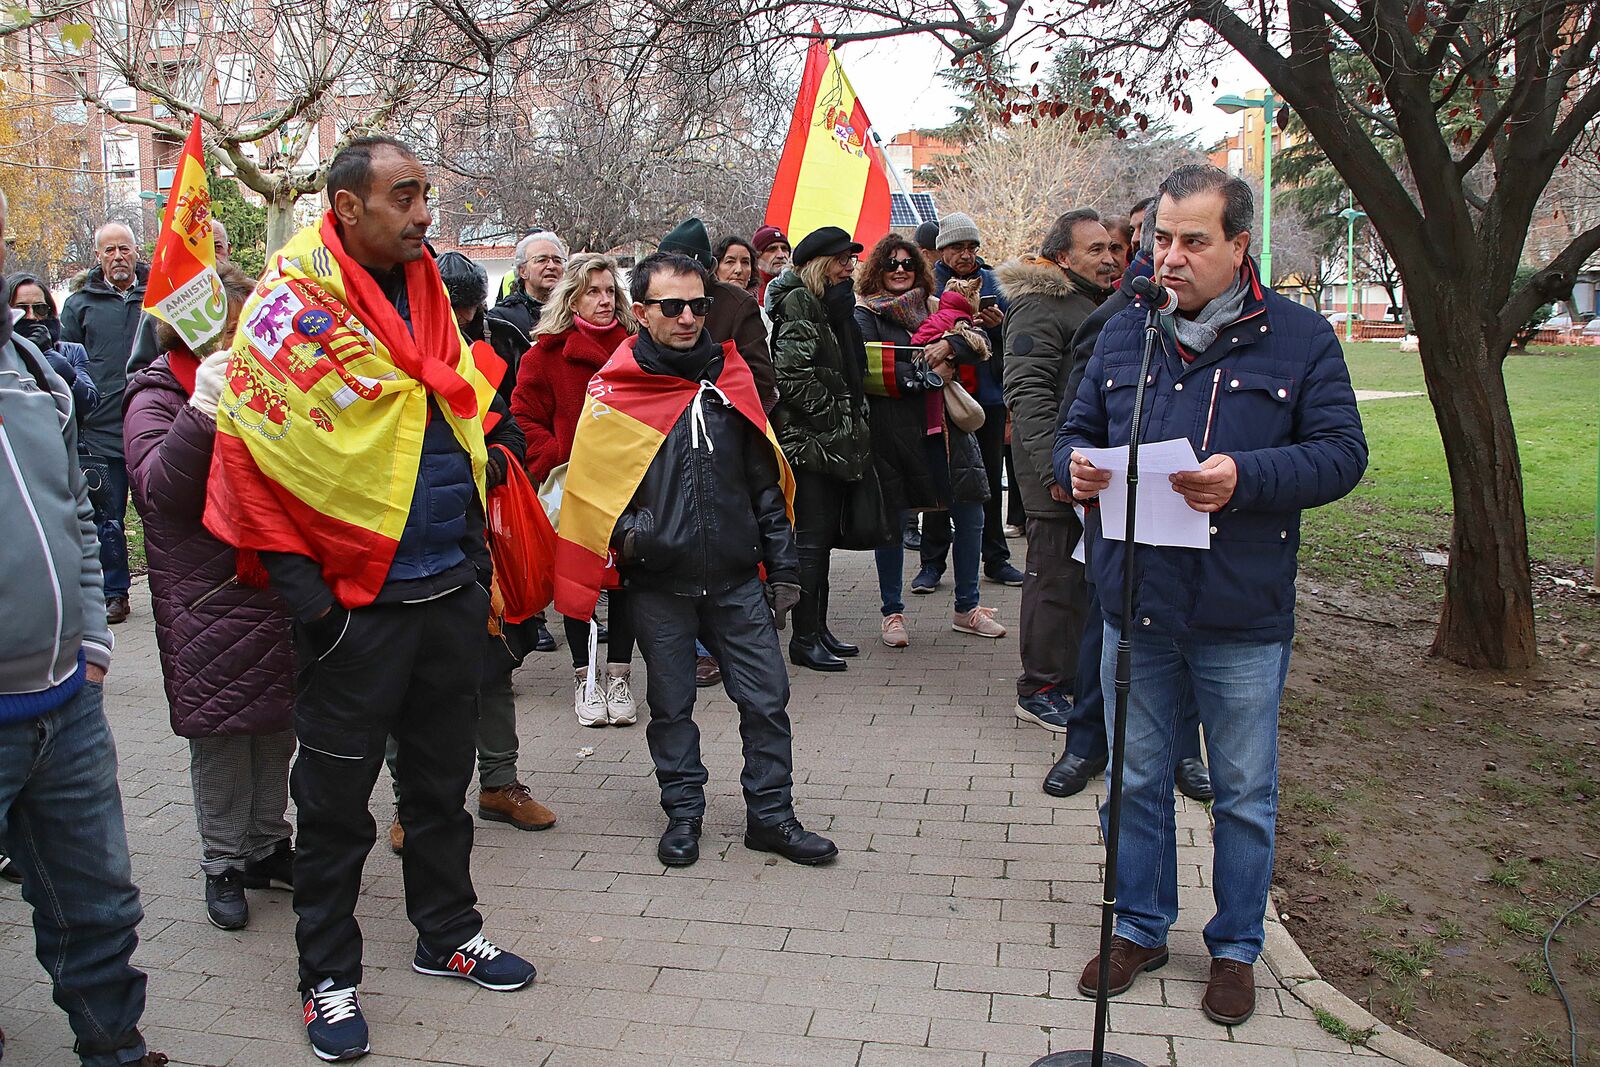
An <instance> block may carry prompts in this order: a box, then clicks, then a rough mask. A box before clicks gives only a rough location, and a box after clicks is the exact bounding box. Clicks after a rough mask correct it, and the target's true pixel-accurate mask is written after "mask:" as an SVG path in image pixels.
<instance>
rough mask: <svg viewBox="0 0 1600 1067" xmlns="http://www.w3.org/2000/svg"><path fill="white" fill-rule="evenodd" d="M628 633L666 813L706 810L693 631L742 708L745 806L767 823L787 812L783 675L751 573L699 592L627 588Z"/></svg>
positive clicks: (790, 761)
mask: <svg viewBox="0 0 1600 1067" xmlns="http://www.w3.org/2000/svg"><path fill="white" fill-rule="evenodd" d="M630 592H631V594H632V603H633V621H634V629H635V630H636V631H637V632H638V634H639V652H640V654H641V655H643V656H644V663H645V668H646V671H647V673H648V684H647V686H646V688H645V701H646V703H648V704H649V705H650V725H648V726H646V727H645V732H644V733H645V740H646V741H647V742H648V743H649V745H650V758H651V759H652V760H654V761H655V765H656V781H657V782H658V783H659V784H660V786H661V809H662V810H663V811H665V812H666V813H667V816H668V817H669V818H680V819H698V818H700V817H701V816H703V815H704V814H705V811H706V790H705V785H706V777H707V775H706V765H705V764H704V763H703V762H701V759H700V728H699V727H698V726H696V725H695V721H694V701H695V683H694V661H695V655H694V642H695V637H696V636H697V635H698V636H699V638H700V640H702V641H704V642H705V644H706V646H707V647H709V648H710V649H711V654H712V655H713V656H715V657H716V658H717V663H718V665H719V666H721V668H722V687H723V688H724V689H725V690H727V693H728V698H729V699H730V700H732V701H733V702H734V704H735V705H736V706H737V707H738V709H739V736H740V737H741V738H742V739H743V742H744V773H743V774H741V775H740V776H739V784H740V785H741V786H742V787H743V788H744V802H745V807H746V808H747V809H748V811H749V813H750V818H751V819H753V820H754V821H755V822H758V823H760V824H762V825H764V826H773V825H776V824H777V823H780V822H783V821H784V820H785V819H791V818H793V817H794V800H793V797H792V796H791V788H792V786H793V784H794V756H793V753H792V751H791V747H790V735H789V710H788V709H789V672H788V670H787V669H785V667H784V665H783V653H782V652H781V651H780V650H779V648H778V631H777V630H776V629H775V628H774V627H773V625H772V611H771V610H770V609H769V608H768V607H767V599H766V596H765V595H764V594H763V593H762V591H761V582H760V581H759V580H757V579H756V578H755V577H754V576H752V577H751V578H750V579H749V580H748V581H746V582H744V583H743V584H741V585H738V586H735V587H734V588H732V589H729V590H726V591H724V592H720V593H711V594H708V595H706V596H698V597H694V596H677V595H674V594H672V593H666V592H659V591H656V590H651V589H644V588H640V587H638V586H634V587H633V588H632V589H631V590H630Z"/></svg>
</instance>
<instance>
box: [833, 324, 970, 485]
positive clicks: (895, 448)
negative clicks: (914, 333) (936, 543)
mask: <svg viewBox="0 0 1600 1067" xmlns="http://www.w3.org/2000/svg"><path fill="white" fill-rule="evenodd" d="M856 325H857V326H859V327H860V329H861V336H862V337H863V338H864V339H865V340H867V341H869V342H872V341H881V342H883V343H885V344H892V345H895V346H897V347H898V346H905V347H906V348H908V349H909V348H910V346H911V334H910V332H909V331H908V330H907V329H906V328H905V327H904V326H901V325H900V324H899V323H898V322H895V321H894V320H893V319H890V318H887V317H886V316H883V315H878V314H875V313H874V312H873V311H871V310H870V309H868V308H865V307H861V306H859V305H858V306H857V307H856ZM902 362H904V364H905V365H907V366H909V360H906V361H901V360H899V359H897V360H896V367H895V371H896V376H897V377H899V378H900V379H901V382H902V384H905V383H906V382H907V375H906V374H904V373H902V371H901V365H902ZM926 396H927V394H926V393H920V392H910V393H908V395H906V396H898V397H892V396H871V395H869V396H868V397H867V408H868V410H869V412H870V413H871V416H870V418H869V420H868V421H869V422H870V423H871V428H872V462H873V465H874V466H875V467H876V469H877V474H878V481H879V483H880V484H881V485H882V486H883V497H884V501H885V503H887V504H888V506H889V508H890V510H891V511H908V510H909V511H938V510H942V509H944V508H948V507H949V506H950V504H951V503H952V502H953V501H954V502H958V503H969V502H970V503H978V504H981V503H983V502H984V501H986V500H988V499H989V476H988V474H987V473H986V471H985V470H984V466H983V451H982V450H981V449H980V448H979V447H978V439H977V438H976V437H974V436H973V435H972V434H970V433H967V432H965V431H964V430H961V429H959V428H957V427H956V426H955V425H954V424H953V423H951V421H950V419H949V418H948V417H946V418H945V420H944V433H942V434H934V435H933V436H931V437H930V436H929V435H928V432H927V415H926V411H927V408H926ZM940 407H941V410H943V400H942V399H941V401H940Z"/></svg>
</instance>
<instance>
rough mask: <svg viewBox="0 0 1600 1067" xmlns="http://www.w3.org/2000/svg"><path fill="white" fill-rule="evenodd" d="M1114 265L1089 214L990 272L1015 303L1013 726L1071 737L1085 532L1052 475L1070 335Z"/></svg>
mask: <svg viewBox="0 0 1600 1067" xmlns="http://www.w3.org/2000/svg"><path fill="white" fill-rule="evenodd" d="M1117 269H1118V263H1117V260H1116V256H1115V255H1114V254H1113V252H1112V250H1111V238H1110V236H1109V235H1108V234H1107V233H1106V228H1105V227H1104V226H1103V225H1101V223H1100V216H1099V215H1097V214H1096V213H1095V212H1094V211H1093V209H1090V208H1079V209H1078V210H1076V211H1069V212H1067V213H1066V214H1064V215H1062V216H1061V217H1060V218H1058V219H1056V221H1055V222H1054V223H1053V224H1052V225H1051V227H1050V231H1049V232H1048V233H1047V234H1045V238H1044V242H1043V244H1041V245H1040V247H1039V254H1038V255H1037V256H1026V257H1024V258H1023V259H1021V260H1017V261H1013V262H1011V263H1006V264H1002V265H1001V267H1000V268H999V270H998V271H997V272H996V277H997V278H998V279H999V282H1000V288H1001V291H1002V292H1004V293H1005V295H1006V299H1007V300H1008V301H1010V303H1011V312H1010V314H1008V315H1007V316H1006V326H1005V329H1006V365H1005V391H1006V406H1007V407H1009V408H1010V409H1011V453H1012V457H1013V459H1014V461H1015V463H1016V469H1017V481H1018V483H1019V485H1020V488H1021V489H1022V503H1023V507H1024V509H1025V510H1026V511H1027V513H1028V560H1027V569H1026V571H1025V573H1024V575H1023V580H1022V626H1021V642H1020V644H1021V650H1022V675H1021V677H1019V678H1018V679H1017V718H1019V719H1021V720H1023V721H1024V722H1031V723H1034V724H1036V725H1039V726H1043V727H1044V728H1045V729H1047V730H1052V731H1054V732H1056V733H1065V732H1066V730H1067V716H1068V714H1069V713H1070V711H1071V705H1072V690H1073V682H1074V678H1075V676H1076V674H1077V666H1078V655H1077V648H1078V641H1079V636H1080V635H1081V634H1082V633H1083V622H1084V614H1085V612H1086V610H1087V599H1088V593H1087V590H1086V589H1085V587H1084V580H1083V565H1082V564H1080V563H1078V562H1077V561H1076V560H1074V559H1073V558H1072V550H1073V547H1074V546H1075V545H1076V544H1077V542H1078V538H1079V536H1080V535H1081V534H1082V533H1083V527H1082V525H1081V524H1080V523H1079V522H1078V517H1077V515H1076V513H1075V512H1074V511H1073V510H1072V495H1071V493H1069V492H1068V490H1067V488H1066V487H1065V486H1060V485H1057V484H1056V481H1055V476H1054V474H1053V473H1052V471H1051V459H1050V455H1051V450H1052V448H1054V446H1055V440H1056V426H1057V424H1058V421H1059V420H1058V415H1059V412H1060V409H1061V396H1062V394H1063V392H1064V391H1065V390H1066V387H1067V375H1068V372H1069V371H1070V370H1071V369H1072V335H1073V334H1074V333H1076V332H1077V329H1078V327H1079V326H1080V325H1081V324H1082V323H1083V320H1084V319H1086V318H1088V317H1089V315H1090V314H1091V313H1093V311H1094V309H1095V308H1097V307H1099V306H1100V303H1101V301H1103V300H1105V298H1106V297H1107V296H1109V295H1110V294H1111V286H1112V282H1113V281H1115V279H1116V277H1117Z"/></svg>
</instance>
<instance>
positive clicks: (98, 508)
mask: <svg viewBox="0 0 1600 1067" xmlns="http://www.w3.org/2000/svg"><path fill="white" fill-rule="evenodd" d="M78 460H79V462H80V463H82V464H83V477H84V480H85V481H87V482H88V483H89V503H90V505H92V506H93V507H94V524H95V528H96V531H97V532H98V533H99V535H100V570H101V572H102V574H103V575H104V576H105V577H104V581H103V583H102V587H103V588H104V590H105V595H106V597H107V598H108V599H109V598H110V597H114V596H127V595H128V584H129V582H130V581H131V578H130V576H129V573H128V534H127V531H126V530H124V529H123V523H124V522H126V521H127V518H128V465H127V464H126V463H124V462H123V461H122V460H120V459H106V458H103V457H101V456H95V455H91V454H89V453H88V452H83V451H80V452H79V453H78Z"/></svg>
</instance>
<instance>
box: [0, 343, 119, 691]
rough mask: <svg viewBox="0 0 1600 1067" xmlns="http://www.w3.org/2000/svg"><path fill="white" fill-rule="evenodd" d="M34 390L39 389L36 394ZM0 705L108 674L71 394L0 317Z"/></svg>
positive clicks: (95, 551) (106, 634) (96, 558)
mask: <svg viewBox="0 0 1600 1067" xmlns="http://www.w3.org/2000/svg"><path fill="white" fill-rule="evenodd" d="M41 382H42V383H43V385H44V386H45V388H41ZM0 604H3V605H4V610H3V611H0V697H6V696H23V695H27V694H42V693H44V692H45V691H46V690H49V689H51V688H54V687H55V686H58V685H61V684H62V683H64V682H67V681H69V680H70V679H71V678H72V677H73V675H74V674H75V673H76V671H77V665H78V652H79V650H80V649H81V650H82V652H83V654H84V658H85V659H86V660H87V662H88V663H89V664H91V665H93V666H99V667H110V665H111V648H112V639H111V631H110V629H109V628H108V627H107V626H106V606H105V597H104V594H103V592H102V589H101V576H100V542H99V539H98V537H97V536H96V534H95V525H94V511H93V509H92V508H91V507H90V506H89V489H88V486H87V484H86V483H85V482H84V478H83V471H82V470H81V469H80V468H79V466H78V426H77V421H76V420H75V419H74V418H73V417H72V392H71V390H70V389H69V388H68V387H67V385H66V383H65V382H63V381H62V380H61V379H60V378H59V377H57V376H56V374H55V372H54V371H52V370H51V369H50V366H49V364H48V363H47V362H46V361H45V359H44V357H43V356H42V355H40V353H39V350H38V349H36V348H34V347H33V346H32V345H31V344H29V343H28V342H27V341H24V340H22V339H21V338H14V337H12V336H11V323H10V320H9V319H8V318H7V317H5V316H0Z"/></svg>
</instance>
